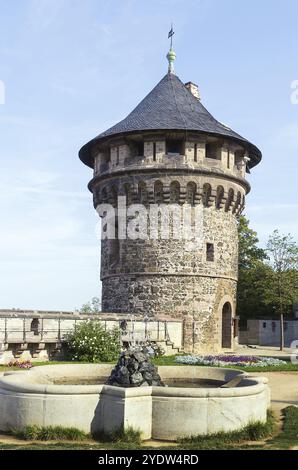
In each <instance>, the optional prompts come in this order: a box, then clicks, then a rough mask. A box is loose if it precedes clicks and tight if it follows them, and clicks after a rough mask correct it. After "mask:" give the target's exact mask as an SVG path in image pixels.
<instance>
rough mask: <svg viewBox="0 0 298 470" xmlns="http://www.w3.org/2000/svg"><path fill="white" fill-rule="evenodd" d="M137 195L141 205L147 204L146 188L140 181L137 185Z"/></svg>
mask: <svg viewBox="0 0 298 470" xmlns="http://www.w3.org/2000/svg"><path fill="white" fill-rule="evenodd" d="M138 195H139V201H140V203H141V204H146V203H147V202H148V193H147V186H146V183H145V182H144V181H141V182H140V183H139V184H138Z"/></svg>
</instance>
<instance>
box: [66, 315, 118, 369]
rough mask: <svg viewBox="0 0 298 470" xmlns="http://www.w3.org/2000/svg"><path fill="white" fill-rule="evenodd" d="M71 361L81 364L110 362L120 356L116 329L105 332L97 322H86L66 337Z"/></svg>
mask: <svg viewBox="0 0 298 470" xmlns="http://www.w3.org/2000/svg"><path fill="white" fill-rule="evenodd" d="M67 344H68V350H69V353H70V355H71V359H72V360H75V361H83V362H112V361H115V360H117V359H118V356H119V354H120V350H121V348H120V332H119V329H118V328H114V329H113V330H110V331H109V330H107V331H106V330H105V328H104V327H103V325H102V324H101V322H99V321H98V320H87V321H84V322H82V323H81V324H80V325H78V326H77V327H76V328H75V329H74V331H73V332H72V333H70V334H69V335H68V336H67Z"/></svg>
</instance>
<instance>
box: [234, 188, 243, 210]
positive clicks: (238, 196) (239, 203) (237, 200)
mask: <svg viewBox="0 0 298 470" xmlns="http://www.w3.org/2000/svg"><path fill="white" fill-rule="evenodd" d="M240 206H241V193H240V191H238V193H237V198H236V204H235V207H234V211H233V212H235V211H236V210H238V209H240Z"/></svg>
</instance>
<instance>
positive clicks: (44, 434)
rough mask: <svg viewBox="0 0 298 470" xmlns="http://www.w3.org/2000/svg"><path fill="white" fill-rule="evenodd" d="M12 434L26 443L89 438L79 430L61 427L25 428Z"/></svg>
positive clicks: (13, 431)
mask: <svg viewBox="0 0 298 470" xmlns="http://www.w3.org/2000/svg"><path fill="white" fill-rule="evenodd" d="M12 434H13V435H14V436H16V437H18V438H20V439H25V440H26V441H84V440H86V439H88V438H90V436H89V435H88V434H86V433H85V432H84V431H81V430H80V429H76V428H63V427H62V426H45V427H40V426H35V425H33V426H26V427H25V428H24V429H23V430H22V431H16V430H12Z"/></svg>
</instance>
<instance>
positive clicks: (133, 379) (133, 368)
mask: <svg viewBox="0 0 298 470" xmlns="http://www.w3.org/2000/svg"><path fill="white" fill-rule="evenodd" d="M106 384H107V385H113V386H116V387H146V386H150V385H153V386H155V387H163V386H164V384H163V382H162V381H161V378H160V376H159V374H158V371H157V367H156V366H155V365H154V364H152V362H151V361H150V356H149V354H147V353H146V352H145V351H144V350H143V349H141V348H129V349H127V350H126V351H123V352H122V353H121V355H120V358H119V360H118V362H117V364H116V367H115V368H114V369H113V370H112V373H111V375H110V377H109V378H108V380H107V382H106Z"/></svg>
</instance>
